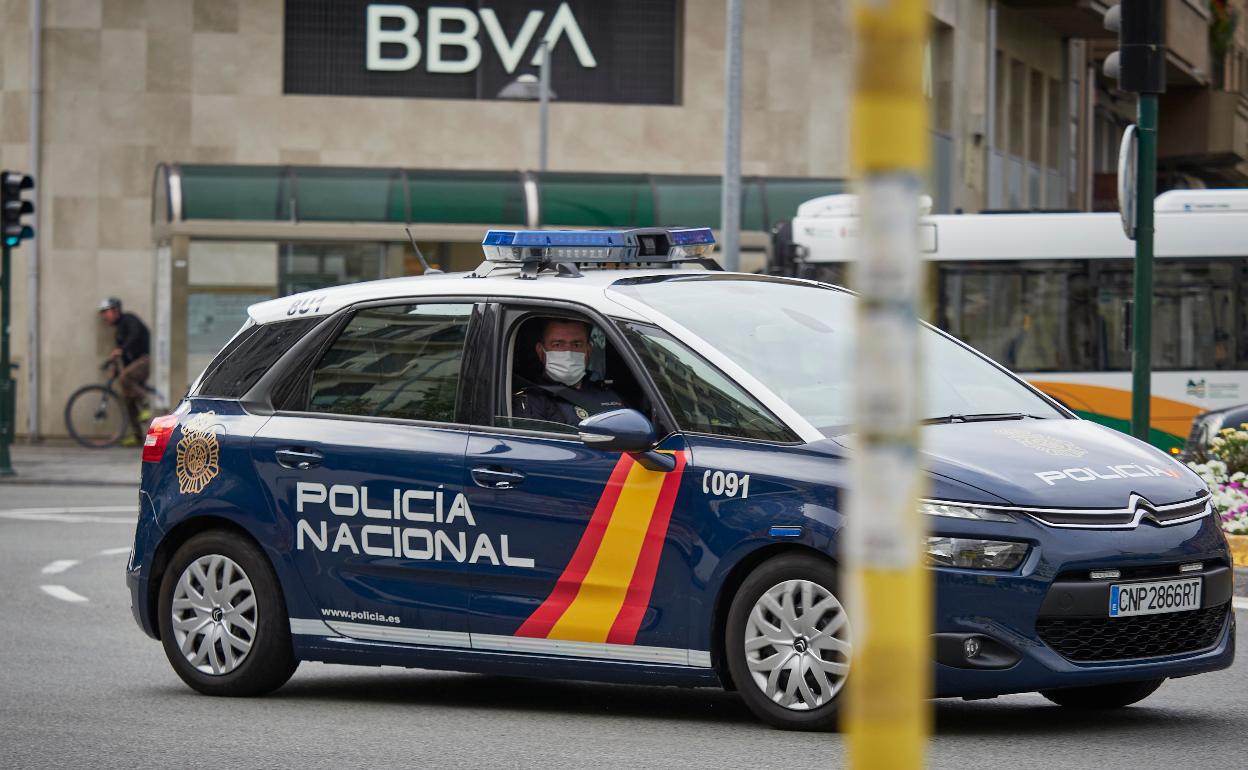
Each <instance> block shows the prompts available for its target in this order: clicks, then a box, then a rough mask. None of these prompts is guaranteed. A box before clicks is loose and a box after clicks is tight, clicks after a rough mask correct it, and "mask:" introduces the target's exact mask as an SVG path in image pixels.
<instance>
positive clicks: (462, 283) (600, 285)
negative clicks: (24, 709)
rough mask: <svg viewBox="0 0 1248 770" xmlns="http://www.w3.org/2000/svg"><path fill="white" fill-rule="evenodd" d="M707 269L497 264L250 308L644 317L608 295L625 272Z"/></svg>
mask: <svg viewBox="0 0 1248 770" xmlns="http://www.w3.org/2000/svg"><path fill="white" fill-rule="evenodd" d="M705 273H706V271H705V270H704V269H703V268H700V267H692V266H689V267H684V266H682V267H676V268H672V267H668V268H633V269H627V270H600V269H587V270H585V271H584V272H583V273H582V274H581V276H580V277H569V276H566V275H556V274H554V273H543V274H541V275H539V276H538V277H537V278H536V279H531V280H530V279H522V278H520V270H519V268H515V267H495V268H494V269H493V270H492V271H490V272H489V274H488V275H486V276H484V277H479V276H478V275H477V273H433V274H430V275H419V276H407V277H404V278H385V279H382V280H379V281H366V282H363V283H352V284H346V285H343V286H334V287H330V288H327V289H316V290H313V291H307V292H303V293H300V294H292V295H290V296H288V297H281V298H278V299H273V300H268V301H267V302H260V303H257V304H255V305H252V306H251V307H249V308H248V309H247V313H248V316H249V317H250V318H251V320H252V321H253V322H255V323H258V324H265V323H272V322H274V321H282V320H287V319H290V318H307V317H315V316H327V315H330V314H332V313H334V312H336V311H338V310H340V309H342V308H344V307H347V306H349V305H354V304H356V303H360V302H371V301H374V300H386V299H405V298H409V297H456V296H461V295H462V296H472V297H481V296H489V297H504V298H528V299H555V300H565V301H568V302H575V303H578V304H582V305H588V306H590V307H594V308H597V309H599V310H607V309H608V308H605V307H604V303H608V302H609V303H610V306H609V312H610V313H612V314H613V315H619V316H623V317H627V318H634V319H638V320H646V319H644V318H643V317H642V316H640V315H638V314H637V312H636V311H635V310H634V309H632V308H631V307H628V306H625V305H623V304H620V303H618V302H614V301H612V300H611V299H610V298H609V297H607V295H606V290H607V288H608V287H610V286H611V285H612V284H613V283H615V282H617V281H619V280H622V279H625V278H645V277H650V276H664V275H669V276H671V275H696V274H705ZM715 275H716V276H721V275H722V276H733V275H741V276H749V277H756V276H753V275H751V274H748V273H720V272H716V273H715Z"/></svg>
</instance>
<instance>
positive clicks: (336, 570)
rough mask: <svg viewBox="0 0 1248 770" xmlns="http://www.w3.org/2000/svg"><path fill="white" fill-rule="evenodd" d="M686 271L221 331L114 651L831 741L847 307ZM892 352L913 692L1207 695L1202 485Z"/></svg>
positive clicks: (664, 250)
mask: <svg viewBox="0 0 1248 770" xmlns="http://www.w3.org/2000/svg"><path fill="white" fill-rule="evenodd" d="M712 248H713V239H712V237H711V233H710V231H709V230H706V229H660V230H654V229H649V230H629V231H594V232H575V231H541V232H537V231H491V232H489V234H488V235H487V236H486V238H485V241H484V250H485V252H486V261H485V262H484V263H483V264H482V266H481V267H480V268H478V269H477V270H476V271H474V272H473V273H470V274H447V275H424V276H419V277H412V278H398V279H391V280H384V281H377V282H372V283H363V284H355V285H350V286H342V287H338V288H333V289H327V290H324V291H316V292H311V293H307V294H302V295H297V296H294V297H289V298H285V299H278V300H273V301H270V302H264V303H261V304H258V305H255V306H253V307H252V308H251V309H250V311H249V313H250V319H249V320H248V321H247V323H246V324H245V325H244V327H243V328H242V329H241V330H240V331H239V332H238V334H237V335H236V336H235V337H234V338H233V339H232V340H231V341H230V342H229V344H228V345H226V347H225V348H224V349H223V350H222V351H221V353H220V354H219V355H218V356H217V357H216V359H215V360H214V361H213V362H212V363H211V364H210V365H209V366H208V367H207V369H206V370H205V371H204V373H203V374H202V375H201V376H200V377H199V379H198V381H197V382H195V383H194V385H193V386H192V387H191V389H190V391H189V393H188V395H187V397H186V399H185V400H184V401H183V402H182V403H181V405H180V406H179V407H178V409H177V410H176V412H175V414H173V415H170V416H168V417H165V418H161V419H158V420H156V421H155V422H154V423H153V425H152V428H151V431H150V433H149V434H148V436H147V441H146V445H145V447H144V450H143V471H142V488H141V493H140V500H141V515H140V518H139V522H138V527H137V532H136V535H135V543H134V550H133V555H132V556H131V558H130V561H129V565H128V575H127V579H128V583H129V588H130V591H131V595H132V600H133V611H134V616H135V618H136V620H137V621H138V623H139V625H140V627H141V628H142V629H143V630H144V631H145V632H146V633H147V634H148V635H150V636H152V637H154V638H157V639H159V640H160V641H161V642H162V644H163V646H164V649H165V652H166V653H167V655H168V658H169V661H170V662H171V664H172V665H173V668H174V670H175V671H176V672H177V673H178V675H179V676H181V678H182V679H183V680H185V681H186V683H187V684H189V685H190V686H191V687H193V688H194V689H196V690H198V691H200V692H203V693H208V694H214V695H255V694H260V693H264V692H267V691H271V690H273V689H274V688H277V687H279V686H280V685H281V684H282V683H283V682H285V681H286V680H287V679H288V678H289V677H290V676H291V674H292V673H293V672H294V670H295V668H296V666H297V665H298V664H299V662H300V661H305V660H308V661H323V662H331V663H349V664H366V665H392V666H408V667H420V668H434V669H452V670H459V671H470V672H487V673H493V674H508V675H512V674H521V675H532V676H542V677H559V678H581V679H596V680H603V681H617V682H633V683H651V684H666V685H680V686H721V687H726V688H732V689H735V690H736V691H738V692H739V693H740V695H741V697H742V698H743V699H744V700H745V702H746V703H747V704H748V705H749V707H750V708H751V709H752V710H753V711H754V712H755V713H756V714H757V715H758V716H759V717H760V718H761V719H763V720H765V721H766V722H768V723H770V724H772V725H776V726H779V727H785V728H807V729H809V728H826V727H830V726H831V725H833V724H834V721H835V717H836V709H837V704H838V701H839V700H840V695H841V693H842V692H843V689H844V687H845V686H846V683H847V682H852V681H853V671H852V669H851V664H850V661H851V657H852V656H851V651H852V648H853V644H854V627H855V623H856V622H857V621H856V619H855V618H854V616H853V613H852V611H850V612H847V610H846V608H845V606H844V599H845V597H844V585H843V581H842V579H841V577H842V575H841V571H840V567H839V564H840V558H841V554H840V553H839V552H838V547H839V545H840V543H841V532H842V528H843V526H844V523H845V521H844V518H843V510H844V506H843V491H844V487H845V483H846V478H847V473H846V465H847V458H848V457H849V456H850V454H851V453H852V452H853V440H852V436H851V435H849V434H850V428H849V425H850V423H851V422H852V419H851V418H852V415H851V414H850V411H849V408H850V407H849V405H850V403H851V400H850V397H849V378H848V375H847V372H848V371H849V368H850V355H851V338H852V336H853V334H852V316H853V313H854V303H855V301H856V300H855V298H854V296H853V295H852V294H851V293H849V292H846V291H844V290H841V289H838V288H835V287H831V286H827V285H824V284H818V283H814V282H809V281H800V280H794V279H787V278H776V277H768V276H760V275H746V274H737V273H727V272H723V271H720V270H719V269H718V266H717V265H715V264H714V263H713V262H711V261H710V260H709V257H708V255H709V252H710V250H711V249H712ZM922 334H923V335H924V345H925V348H926V361H927V363H926V366H927V369H928V371H927V375H926V382H927V395H926V404H927V407H926V409H927V417H928V418H929V419H927V420H926V422H927V423H928V424H927V425H926V427H925V428H924V435H923V443H924V447H925V450H924V460H925V465H926V467H927V468H928V471H929V473H928V477H929V486H928V491H927V498H926V499H925V500H924V501H923V502H922V504H921V505H922V511H923V512H924V513H925V514H927V517H926V521H927V523H928V526H929V535H928V536H927V537H926V541H925V547H926V552H927V558H928V561H929V563H930V565H931V571H932V578H933V581H934V583H935V590H936V605H935V618H934V626H933V631H934V636H933V640H932V647H931V649H932V655H933V667H934V670H935V679H934V682H935V692H934V694H935V695H936V696H938V697H943V696H966V697H988V696H993V695H998V694H1004V693H1016V692H1027V691H1037V690H1038V691H1040V692H1041V693H1043V694H1044V695H1046V696H1047V697H1048V698H1049V699H1051V700H1053V701H1056V702H1057V703H1060V704H1063V705H1070V706H1079V707H1117V706H1123V705H1126V704H1130V703H1133V702H1136V701H1138V700H1140V699H1142V698H1144V697H1146V696H1147V695H1149V694H1150V693H1152V692H1153V691H1154V690H1156V689H1157V687H1158V686H1160V684H1161V683H1162V681H1163V680H1165V679H1166V678H1170V677H1181V676H1189V675H1192V674H1198V673H1202V672H1208V671H1214V670H1217V669H1222V668H1226V667H1228V666H1229V665H1231V662H1232V658H1233V654H1234V652H1233V650H1234V644H1233V634H1234V617H1233V613H1232V612H1231V611H1230V605H1231V594H1232V573H1231V566H1230V559H1229V554H1228V548H1227V544H1226V540H1225V538H1224V537H1223V535H1222V533H1221V530H1220V528H1219V527H1218V526H1217V523H1216V522H1215V520H1214V517H1213V516H1211V510H1210V502H1209V493H1208V491H1207V490H1206V489H1205V487H1204V486H1203V485H1202V483H1201V481H1200V479H1199V478H1198V477H1196V476H1195V475H1194V474H1192V473H1191V472H1190V471H1189V470H1188V469H1187V468H1185V467H1184V466H1183V465H1181V464H1179V463H1178V462H1176V461H1174V460H1172V459H1171V458H1169V457H1167V456H1166V455H1164V454H1163V453H1161V452H1159V451H1157V450H1155V449H1153V448H1151V447H1149V446H1148V445H1146V444H1144V443H1141V442H1138V441H1136V440H1134V439H1132V438H1130V437H1127V436H1125V435H1123V434H1121V433H1118V432H1115V431H1113V430H1110V429H1108V428H1105V427H1102V426H1100V425H1097V424H1094V423H1091V422H1087V421H1083V420H1080V419H1077V418H1076V417H1075V416H1074V415H1073V414H1072V413H1070V412H1069V411H1067V410H1066V409H1065V408H1063V407H1062V406H1061V405H1060V404H1058V403H1056V402H1054V401H1052V400H1051V399H1049V398H1047V397H1046V396H1045V395H1043V394H1042V393H1040V392H1038V391H1036V390H1035V389H1033V388H1031V387H1030V386H1028V385H1027V384H1025V383H1024V382H1022V381H1020V380H1018V379H1017V378H1015V377H1013V376H1012V375H1010V374H1009V373H1008V372H1006V371H1005V370H1004V369H1002V368H1001V367H999V366H998V365H996V364H994V363H993V362H992V361H990V360H988V359H987V358H985V357H983V356H982V355H980V354H978V353H976V352H975V351H974V350H971V349H970V348H968V347H966V346H965V345H963V344H961V343H959V342H957V341H956V340H954V339H953V338H951V337H949V336H947V335H945V334H943V333H941V332H939V331H936V330H934V329H931V328H926V329H925V330H924V331H923V332H922Z"/></svg>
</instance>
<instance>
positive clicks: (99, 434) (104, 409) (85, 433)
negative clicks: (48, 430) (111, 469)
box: [65, 385, 130, 449]
mask: <svg viewBox="0 0 1248 770" xmlns="http://www.w3.org/2000/svg"><path fill="white" fill-rule="evenodd" d="M65 428H66V429H67V430H68V431H69V435H71V436H73V437H74V440H75V441H77V442H78V443H79V444H82V445H83V446H85V447H90V448H93V449H95V448H102V447H108V446H112V445H114V444H116V443H117V442H118V441H121V439H122V437H123V436H125V435H126V431H127V430H129V428H130V420H129V418H128V417H127V416H126V404H125V402H124V401H122V400H121V396H119V395H117V394H116V393H115V392H113V391H112V390H111V389H110V388H106V387H104V386H103V385H84V386H83V387H81V388H79V389H78V390H75V391H74V393H73V395H71V396H70V397H69V401H68V402H67V403H66V404H65Z"/></svg>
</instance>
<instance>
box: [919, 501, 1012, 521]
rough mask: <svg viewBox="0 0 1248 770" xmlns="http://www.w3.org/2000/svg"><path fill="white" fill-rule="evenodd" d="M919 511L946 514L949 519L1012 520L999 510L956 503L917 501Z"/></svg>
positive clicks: (939, 514) (937, 514) (936, 514)
mask: <svg viewBox="0 0 1248 770" xmlns="http://www.w3.org/2000/svg"><path fill="white" fill-rule="evenodd" d="M919 512H920V513H926V514H927V515H929V516H946V517H948V518H951V519H975V520H976V521H1014V519H1013V517H1011V516H1010V515H1009V514H1006V513H1000V512H999V511H990V510H988V509H987V508H980V507H979V506H976V505H969V504H968V505H962V504H958V503H938V502H935V501H928V500H924V501H922V502H920V503H919Z"/></svg>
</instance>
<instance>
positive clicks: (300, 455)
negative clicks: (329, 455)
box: [274, 449, 325, 471]
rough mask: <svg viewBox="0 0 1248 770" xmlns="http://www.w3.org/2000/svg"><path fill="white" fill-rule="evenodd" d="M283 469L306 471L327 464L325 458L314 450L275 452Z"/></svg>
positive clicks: (280, 450) (282, 450)
mask: <svg viewBox="0 0 1248 770" xmlns="http://www.w3.org/2000/svg"><path fill="white" fill-rule="evenodd" d="M274 454H275V455H277V461H278V463H280V464H281V466H282V467H283V468H294V469H296V470H300V471H306V470H308V469H309V468H315V467H316V466H318V465H320V464H321V463H323V462H325V456H324V455H323V454H321V453H320V452H317V451H315V450H312V449H279V450H277V451H276V452H274Z"/></svg>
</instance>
